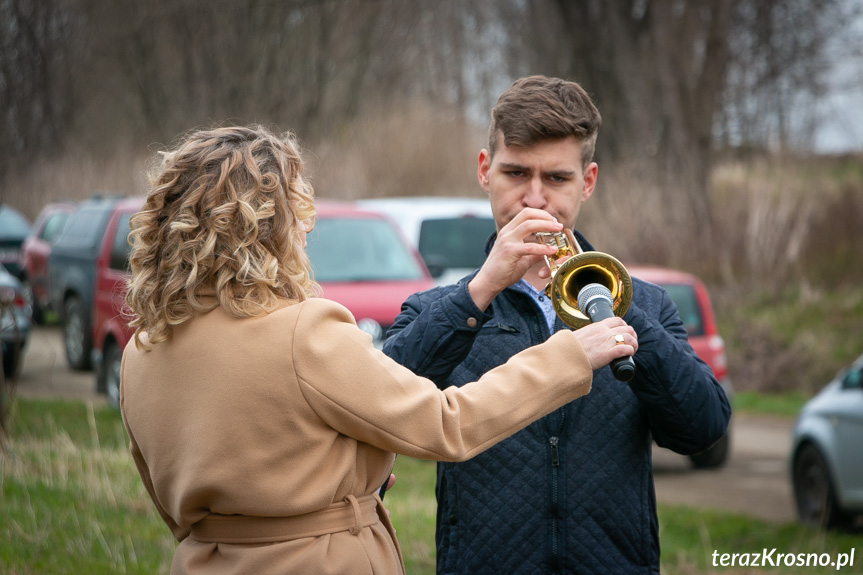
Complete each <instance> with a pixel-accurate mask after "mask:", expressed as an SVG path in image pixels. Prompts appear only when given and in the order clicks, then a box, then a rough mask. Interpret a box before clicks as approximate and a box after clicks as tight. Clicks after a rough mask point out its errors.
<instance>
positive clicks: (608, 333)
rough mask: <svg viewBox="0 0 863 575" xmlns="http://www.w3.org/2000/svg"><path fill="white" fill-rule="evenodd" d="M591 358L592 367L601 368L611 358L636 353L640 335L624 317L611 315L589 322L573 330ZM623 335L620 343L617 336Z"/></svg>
mask: <svg viewBox="0 0 863 575" xmlns="http://www.w3.org/2000/svg"><path fill="white" fill-rule="evenodd" d="M572 333H573V334H574V335H575V337H576V338H577V339H578V341H579V343H580V344H581V347H582V349H584V351H585V353H586V354H587V357H588V358H589V359H590V367H591V368H593V369H595V370H596V369H599V368H600V367H603V366H605V365H608V364H609V363H611V360H613V359H616V358H618V357H625V356H627V355H634V354H635V352H636V351H637V350H638V336H637V335H636V334H635V330H634V329H632V328H631V327H630V326H628V325H626V322H625V321H623V318H619V317H610V318H608V319H604V320H602V321H600V322H597V323H591V324H588V325H586V326H584V327H582V328H579V329H577V330H575V331H573V332H572ZM618 335H619V336H622V337H623V343H618V342H617V341H616V340H615V336H618Z"/></svg>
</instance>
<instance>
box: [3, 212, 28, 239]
mask: <svg viewBox="0 0 863 575" xmlns="http://www.w3.org/2000/svg"><path fill="white" fill-rule="evenodd" d="M28 233H30V224H29V223H28V222H27V220H26V219H25V218H24V216H22V215H21V214H19V213H18V212H16V211H15V210H13V209H11V208H6V207H3V206H0V237H4V238H24V237H26V236H27V234H28Z"/></svg>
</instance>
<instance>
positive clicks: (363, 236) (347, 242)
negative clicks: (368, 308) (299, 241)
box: [306, 217, 423, 282]
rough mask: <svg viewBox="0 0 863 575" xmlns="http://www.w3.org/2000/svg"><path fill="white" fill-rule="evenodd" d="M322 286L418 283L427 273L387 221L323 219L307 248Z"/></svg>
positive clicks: (312, 234) (316, 223)
mask: <svg viewBox="0 0 863 575" xmlns="http://www.w3.org/2000/svg"><path fill="white" fill-rule="evenodd" d="M306 253H308V256H309V260H311V263H312V269H313V270H314V273H315V280H317V281H321V282H328V281H331V282H339V281H341V282H345V281H379V280H415V279H420V278H422V277H423V272H422V269H421V268H420V266H419V265H418V264H417V261H416V260H415V259H414V257H413V256H412V254H411V252H410V251H409V250H408V248H407V247H406V246H405V244H404V243H403V242H402V240H401V237H400V236H399V235H398V233H397V232H396V230H395V229H393V227H392V226H391V225H390V223H389V222H388V221H386V220H380V219H369V218H347V217H346V218H319V219H317V220H316V221H315V228H314V230H312V232H311V233H310V234H309V236H308V246H307V248H306Z"/></svg>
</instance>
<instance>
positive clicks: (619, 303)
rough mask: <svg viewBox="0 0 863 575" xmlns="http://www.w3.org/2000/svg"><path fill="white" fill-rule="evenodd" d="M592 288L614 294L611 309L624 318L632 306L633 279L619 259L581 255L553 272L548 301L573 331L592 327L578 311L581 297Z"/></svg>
mask: <svg viewBox="0 0 863 575" xmlns="http://www.w3.org/2000/svg"><path fill="white" fill-rule="evenodd" d="M589 284H600V285H603V286H605V287H607V288H608V290H609V291H610V292H611V298H612V305H611V309H612V310H613V311H614V315H616V316H618V317H623V315H624V314H625V313H626V311H627V310H628V309H629V304H630V303H632V278H630V276H629V272H627V271H626V268H625V267H624V266H623V264H622V263H620V261H618V260H617V258H614V257H613V256H610V255H608V254H605V253H602V252H582V253H580V254H577V255H574V256H572V257H570V258H569V259H568V260H566V261H565V262H563V263H562V264H561V265H560V266H557V269H556V270H553V273H552V278H551V283H550V284H549V297H550V298H551V302H552V305H553V306H554V311H555V312H556V313H557V316H558V317H559V318H560V319H561V321H562V322H563V323H565V324H566V325H568V326H570V327H571V328H573V329H578V328H580V327H584V326H585V325H587V324H589V323H590V317H589V316H588V315H587V314H586V313H584V312H583V311H581V310H580V309H579V308H578V294H579V292H580V291H581V290H582V288H584V287H585V286H587V285H589Z"/></svg>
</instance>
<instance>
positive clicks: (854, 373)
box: [842, 367, 863, 389]
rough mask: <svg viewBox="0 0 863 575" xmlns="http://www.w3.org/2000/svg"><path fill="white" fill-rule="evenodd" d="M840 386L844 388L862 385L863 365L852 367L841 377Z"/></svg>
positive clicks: (856, 387)
mask: <svg viewBox="0 0 863 575" xmlns="http://www.w3.org/2000/svg"><path fill="white" fill-rule="evenodd" d="M842 387H844V388H845V389H859V388H860V387H863V367H852V368H851V369H849V370H848V371H847V372H846V373H845V377H843V378H842Z"/></svg>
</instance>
